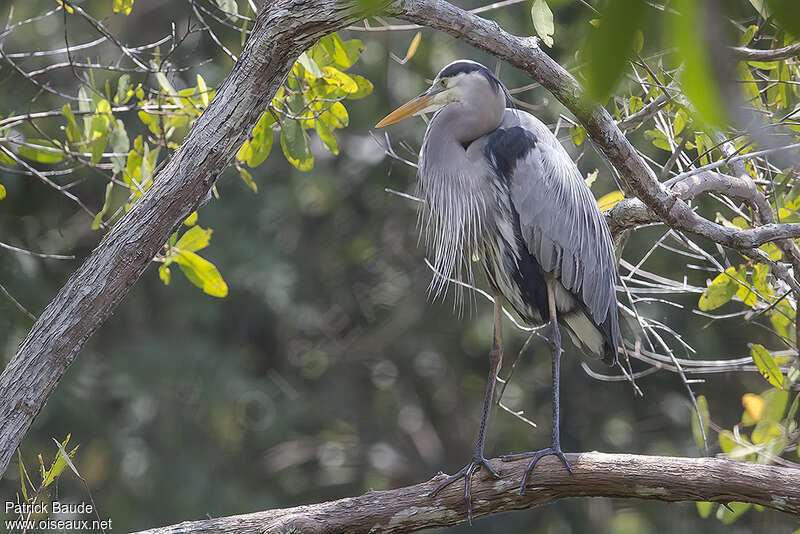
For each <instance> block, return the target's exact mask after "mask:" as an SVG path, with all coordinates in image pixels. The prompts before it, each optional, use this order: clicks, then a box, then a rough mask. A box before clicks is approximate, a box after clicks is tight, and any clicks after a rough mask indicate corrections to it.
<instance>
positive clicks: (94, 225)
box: [92, 182, 114, 230]
mask: <svg viewBox="0 0 800 534" xmlns="http://www.w3.org/2000/svg"><path fill="white" fill-rule="evenodd" d="M113 189H114V182H108V184H107V185H106V195H105V200H104V201H103V208H102V209H101V210H100V211H98V212H97V215H95V216H94V219H93V220H92V230H97V229H98V228H100V223H101V222H102V221H103V215H105V214H106V212H107V211H108V207H109V204H110V202H111V191H112V190H113Z"/></svg>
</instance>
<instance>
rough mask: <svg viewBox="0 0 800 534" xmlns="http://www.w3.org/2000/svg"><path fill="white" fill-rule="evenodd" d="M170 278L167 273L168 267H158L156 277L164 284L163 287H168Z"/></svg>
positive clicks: (163, 265)
mask: <svg viewBox="0 0 800 534" xmlns="http://www.w3.org/2000/svg"><path fill="white" fill-rule="evenodd" d="M170 276H171V273H170V271H169V266H167V265H165V264H163V263H162V264H161V265H159V266H158V277H159V278H160V279H161V281H162V282H164V285H165V286H168V285H169V279H170Z"/></svg>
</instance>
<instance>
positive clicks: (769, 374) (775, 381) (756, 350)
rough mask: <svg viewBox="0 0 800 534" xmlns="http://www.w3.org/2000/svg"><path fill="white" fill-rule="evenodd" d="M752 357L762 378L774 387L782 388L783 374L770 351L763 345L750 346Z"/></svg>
mask: <svg viewBox="0 0 800 534" xmlns="http://www.w3.org/2000/svg"><path fill="white" fill-rule="evenodd" d="M750 355H751V356H752V357H753V361H754V362H755V363H756V367H758V371H759V372H760V373H761V376H763V377H764V378H766V379H767V381H768V382H769V383H770V384H772V385H773V386H775V387H778V388H782V387H783V383H784V378H783V373H782V372H781V370H780V367H778V364H777V363H775V359H774V358H773V357H772V355H771V354H770V353H769V351H767V349H765V348H764V347H763V346H762V345H759V344H753V345H750Z"/></svg>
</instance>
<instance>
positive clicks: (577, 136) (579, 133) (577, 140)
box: [569, 124, 586, 146]
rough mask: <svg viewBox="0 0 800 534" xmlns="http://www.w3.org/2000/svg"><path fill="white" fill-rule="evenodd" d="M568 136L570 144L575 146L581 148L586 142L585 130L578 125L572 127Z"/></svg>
mask: <svg viewBox="0 0 800 534" xmlns="http://www.w3.org/2000/svg"><path fill="white" fill-rule="evenodd" d="M569 136H570V137H571V138H572V143H573V144H574V145H575V146H581V145H582V144H583V142H584V141H585V140H586V128H584V127H583V126H581V125H580V124H579V125H577V126H572V127H570V129H569Z"/></svg>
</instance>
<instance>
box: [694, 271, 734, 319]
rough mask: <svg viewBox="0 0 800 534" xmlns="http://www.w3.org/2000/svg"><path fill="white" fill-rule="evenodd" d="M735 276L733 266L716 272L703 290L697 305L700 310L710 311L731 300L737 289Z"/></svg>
mask: <svg viewBox="0 0 800 534" xmlns="http://www.w3.org/2000/svg"><path fill="white" fill-rule="evenodd" d="M735 277H736V268H735V267H728V269H726V270H725V272H722V273H720V274H718V275H717V276H716V277H715V278H714V280H712V281H711V285H709V286H708V287H707V288H706V290H705V291H704V292H703V294H702V296H701V297H700V301H699V302H698V303H697V307H698V308H700V310H702V311H711V310H715V309H717V308H719V307H720V306H722V305H723V304H725V303H727V302H728V301H729V300H731V299H732V298H733V296H734V295H735V294H736V292H737V291H738V289H739V284H738V283H737V282H736V280H734V278H735Z"/></svg>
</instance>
